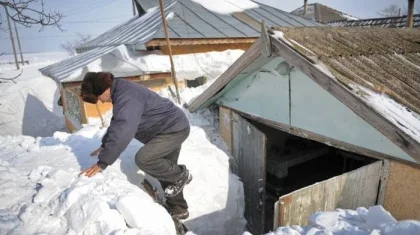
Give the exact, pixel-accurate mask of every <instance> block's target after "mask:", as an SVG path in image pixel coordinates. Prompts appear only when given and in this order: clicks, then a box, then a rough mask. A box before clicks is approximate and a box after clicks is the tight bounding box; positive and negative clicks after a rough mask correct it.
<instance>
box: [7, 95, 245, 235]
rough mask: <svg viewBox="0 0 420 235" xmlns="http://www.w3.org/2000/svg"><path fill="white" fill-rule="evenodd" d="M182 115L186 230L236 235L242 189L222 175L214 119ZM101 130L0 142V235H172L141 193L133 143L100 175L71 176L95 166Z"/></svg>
mask: <svg viewBox="0 0 420 235" xmlns="http://www.w3.org/2000/svg"><path fill="white" fill-rule="evenodd" d="M187 90H188V91H189V92H192V90H191V89H187ZM196 90H197V89H196ZM197 92H199V90H197ZM167 93H169V92H167ZM164 95H166V94H164ZM109 114H110V113H109ZM188 116H189V118H190V120H191V124H192V129H191V134H190V136H189V138H188V139H187V140H186V142H185V143H184V145H183V148H182V151H181V155H180V160H179V161H180V163H182V164H185V165H186V166H187V167H188V168H189V169H190V172H191V173H192V174H193V176H194V179H193V181H192V182H191V183H190V184H189V185H188V186H186V188H185V190H184V192H185V197H186V200H187V202H188V203H189V206H190V209H189V210H190V217H189V218H188V219H187V220H186V221H185V224H186V225H187V226H188V227H189V229H191V230H192V231H194V232H195V233H197V234H241V233H242V232H243V231H244V226H245V220H244V218H243V204H244V199H243V189H242V184H241V182H240V181H239V179H238V177H237V176H235V175H233V174H231V173H230V171H229V162H228V160H229V157H228V155H227V154H226V153H225V152H224V151H223V150H225V149H226V146H225V145H224V143H223V142H222V141H221V139H220V138H219V137H218V136H217V135H216V130H214V129H213V127H212V125H213V120H212V119H213V116H212V114H211V113H210V112H208V111H207V112H205V113H203V114H201V115H200V114H189V113H188ZM106 119H107V122H108V123H109V119H110V115H107V117H106ZM105 131H106V129H105V128H103V129H100V127H99V121H97V123H94V124H90V125H86V126H85V127H84V128H83V129H81V130H80V131H79V132H77V133H74V134H72V135H71V134H68V133H63V132H56V133H55V134H54V136H53V137H46V138H37V139H34V138H32V137H28V136H16V137H0V234H2V235H3V234H37V233H47V234H65V233H66V234H174V232H175V230H174V224H173V222H172V220H171V218H170V217H169V215H168V214H167V213H166V211H165V210H164V208H163V207H161V206H160V205H158V204H156V203H155V202H153V201H152V199H151V198H150V197H149V195H148V194H147V193H146V192H145V191H143V189H142V185H141V182H142V179H143V178H144V173H143V172H142V171H140V170H138V168H137V166H136V165H135V163H134V155H135V153H136V151H137V150H138V149H139V148H140V147H141V145H142V144H141V143H139V142H138V141H136V140H133V141H132V142H131V143H130V145H129V146H128V147H127V149H126V150H125V151H124V152H123V154H122V155H121V157H120V159H119V160H117V162H116V163H114V164H113V165H112V166H110V167H108V168H107V169H106V171H104V172H103V173H101V174H98V175H97V176H95V177H93V178H87V177H85V176H81V177H78V173H79V172H80V170H81V169H84V168H87V167H90V166H91V165H92V164H94V163H95V162H96V161H97V159H96V158H94V157H90V156H89V153H90V152H91V151H93V150H94V149H96V148H97V147H98V146H99V145H100V139H101V136H102V135H103V134H104V132H105ZM149 180H150V181H151V182H152V184H154V185H155V186H158V182H157V181H155V180H154V179H149ZM126 223H127V224H128V225H129V226H130V227H132V228H128V227H127V226H126Z"/></svg>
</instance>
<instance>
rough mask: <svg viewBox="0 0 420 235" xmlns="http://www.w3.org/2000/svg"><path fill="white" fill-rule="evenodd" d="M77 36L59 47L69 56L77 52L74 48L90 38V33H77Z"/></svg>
mask: <svg viewBox="0 0 420 235" xmlns="http://www.w3.org/2000/svg"><path fill="white" fill-rule="evenodd" d="M77 36H78V37H79V38H78V39H76V40H73V41H68V42H66V43H62V44H61V45H60V46H61V48H63V49H64V50H66V51H67V52H68V53H69V55H71V56H74V55H76V54H77V52H76V48H78V47H80V46H82V45H83V44H85V43H87V42H88V41H89V40H90V39H91V35H83V34H80V33H78V34H77Z"/></svg>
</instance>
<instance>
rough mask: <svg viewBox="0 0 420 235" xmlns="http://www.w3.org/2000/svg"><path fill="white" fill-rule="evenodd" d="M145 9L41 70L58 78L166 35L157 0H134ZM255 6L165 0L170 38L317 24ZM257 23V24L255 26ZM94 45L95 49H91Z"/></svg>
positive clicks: (250, 34) (245, 34)
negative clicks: (231, 9) (230, 8)
mask: <svg viewBox="0 0 420 235" xmlns="http://www.w3.org/2000/svg"><path fill="white" fill-rule="evenodd" d="M137 2H138V4H139V5H140V6H141V7H142V8H143V9H144V10H146V13H145V14H144V15H142V16H141V17H133V18H131V19H130V20H128V21H127V22H125V23H123V24H121V25H118V26H116V27H114V28H112V29H110V30H108V31H107V32H105V33H103V34H101V35H99V36H98V37H96V38H95V39H93V40H91V41H89V42H87V43H86V44H84V45H83V46H81V47H79V48H77V51H78V52H79V53H82V54H80V55H77V56H75V57H72V58H70V59H68V60H65V61H62V62H59V63H56V64H53V65H50V66H47V67H45V68H42V69H40V71H41V72H42V73H43V74H44V75H46V76H49V77H51V78H53V79H55V80H56V81H61V80H63V79H64V78H66V77H67V76H69V75H70V74H71V73H72V72H73V71H75V70H76V69H78V68H81V67H83V66H84V65H86V64H88V63H90V62H92V61H94V60H95V59H97V58H99V57H101V56H102V55H104V54H106V53H108V52H110V51H111V50H112V49H113V48H115V47H117V46H120V45H123V44H125V45H137V46H138V45H141V46H143V48H145V44H146V43H147V42H148V41H150V40H152V39H154V38H156V39H161V38H165V34H164V32H163V28H162V19H161V13H160V11H159V3H158V1H156V0H137ZM255 4H257V5H258V8H253V9H247V10H244V11H243V12H239V13H232V14H218V13H216V12H212V11H210V10H208V9H206V8H205V7H203V6H202V5H200V4H198V3H196V2H194V1H191V0H166V1H165V5H164V6H165V13H166V15H167V18H168V28H169V35H170V37H171V38H189V39H192V38H244V37H245V38H247V37H259V36H260V28H261V27H260V24H261V22H262V21H265V23H266V25H267V26H275V25H277V26H289V27H298V26H320V24H318V23H316V22H313V21H310V20H307V19H303V18H300V17H298V16H295V15H292V14H290V13H287V12H284V11H281V10H279V9H276V8H273V7H270V6H267V5H264V4H260V3H257V2H255ZM257 26H258V27H257ZM95 48H97V49H95ZM93 49H95V50H93Z"/></svg>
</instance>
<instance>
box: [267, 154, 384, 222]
mask: <svg viewBox="0 0 420 235" xmlns="http://www.w3.org/2000/svg"><path fill="white" fill-rule="evenodd" d="M383 169H384V167H383V161H377V162H374V163H371V164H369V165H366V166H364V167H361V168H359V169H356V170H354V171H351V172H348V173H345V174H342V175H339V176H336V177H333V178H331V179H328V180H325V181H322V182H319V183H316V184H313V185H311V186H308V187H305V188H303V189H300V190H297V191H294V192H292V193H289V194H287V195H284V196H282V197H280V198H279V201H278V202H277V203H276V208H275V215H274V218H275V219H274V220H275V221H274V228H277V227H281V226H289V225H307V224H308V222H309V218H310V216H311V215H312V214H313V213H315V212H317V211H334V210H335V209H336V208H342V209H353V210H354V209H357V208H358V207H369V206H373V205H376V204H377V201H378V196H379V190H380V187H379V186H380V184H381V177H382V172H383Z"/></svg>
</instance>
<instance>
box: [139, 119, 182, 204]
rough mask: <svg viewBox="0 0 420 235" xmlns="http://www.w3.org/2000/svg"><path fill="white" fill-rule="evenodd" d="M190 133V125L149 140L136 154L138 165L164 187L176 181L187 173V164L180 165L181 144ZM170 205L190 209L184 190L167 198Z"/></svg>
mask: <svg viewBox="0 0 420 235" xmlns="http://www.w3.org/2000/svg"><path fill="white" fill-rule="evenodd" d="M189 134H190V127H188V128H186V129H184V130H182V131H180V132H175V133H170V134H159V135H156V136H155V137H154V138H153V139H151V140H150V141H149V142H147V143H146V144H145V145H144V146H143V147H142V148H141V149H140V150H139V151H138V152H137V154H136V164H137V166H138V167H139V168H140V169H141V170H143V171H144V172H146V173H147V174H149V175H151V176H153V177H155V178H156V179H158V180H159V182H160V184H161V186H162V188H163V189H165V188H166V187H167V186H168V185H170V184H173V183H175V182H176V181H178V180H179V179H181V178H182V176H183V175H184V174H185V170H186V168H185V166H184V165H178V164H177V162H178V157H179V153H180V151H181V145H182V143H183V142H184V141H185V139H187V137H188V135H189ZM166 203H167V204H168V205H169V206H175V205H178V206H181V207H183V208H185V209H188V204H187V202H186V201H185V199H184V195H183V192H181V193H179V194H178V195H176V196H175V197H170V198H167V200H166Z"/></svg>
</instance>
